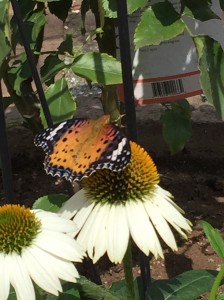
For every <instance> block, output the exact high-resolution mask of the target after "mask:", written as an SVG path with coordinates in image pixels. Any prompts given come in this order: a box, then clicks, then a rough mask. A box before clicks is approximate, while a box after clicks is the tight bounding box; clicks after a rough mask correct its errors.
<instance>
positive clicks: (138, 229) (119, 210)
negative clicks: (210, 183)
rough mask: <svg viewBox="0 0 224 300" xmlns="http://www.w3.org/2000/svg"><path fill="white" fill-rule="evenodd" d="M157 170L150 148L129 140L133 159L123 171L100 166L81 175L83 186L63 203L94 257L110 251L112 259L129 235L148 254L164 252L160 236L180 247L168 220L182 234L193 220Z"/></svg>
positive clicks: (121, 250)
mask: <svg viewBox="0 0 224 300" xmlns="http://www.w3.org/2000/svg"><path fill="white" fill-rule="evenodd" d="M158 183H159V175H158V173H157V169H156V167H155V165H154V163H153V161H152V159H151V157H150V156H149V155H148V154H147V152H146V151H145V150H144V149H143V148H141V147H140V146H139V145H137V144H136V143H134V142H131V161H130V163H129V164H128V165H127V167H126V168H125V169H124V170H122V171H120V172H112V171H110V170H97V171H96V172H95V173H93V174H92V175H91V176H89V177H88V178H85V179H84V180H83V189H82V190H80V191H79V192H78V193H76V194H75V195H74V196H73V197H71V198H70V199H69V200H68V201H67V202H66V203H65V205H64V206H63V207H62V208H61V210H60V213H61V214H62V216H63V217H66V218H69V219H73V221H74V222H75V223H76V224H77V226H78V228H79V232H78V235H77V241H78V242H79V243H80V244H81V245H82V246H83V248H84V250H85V251H87V253H88V255H89V257H90V258H92V259H93V262H96V261H97V260H98V259H99V258H100V257H101V256H103V255H104V254H105V253H106V252H107V254H108V257H109V259H110V260H111V261H112V262H114V263H120V262H121V261H122V259H123V257H124V255H125V253H126V250H127V247H128V242H129V238H130V236H131V237H132V239H133V241H134V242H135V243H136V245H137V246H138V247H139V249H141V250H142V251H143V252H144V253H145V254H146V255H148V254H149V253H150V252H151V253H152V254H153V255H154V256H155V257H156V258H157V257H159V256H160V257H163V252H162V248H161V244H160V241H159V238H158V237H159V236H160V237H161V238H162V239H163V240H164V242H165V243H166V244H167V245H168V246H169V247H170V248H171V249H172V250H177V245H176V241H175V238H174V235H173V233H172V231H171V228H170V225H172V227H174V228H175V229H176V230H177V231H178V232H179V233H180V235H181V236H182V237H184V238H186V232H190V231H191V227H190V225H191V223H190V222H189V221H188V220H187V219H186V218H184V217H183V216H182V213H183V211H182V210H181V208H180V207H178V206H177V205H176V204H175V203H174V202H173V201H172V195H171V194H170V193H169V192H167V191H166V190H164V189H162V188H161V187H160V186H159V185H158Z"/></svg>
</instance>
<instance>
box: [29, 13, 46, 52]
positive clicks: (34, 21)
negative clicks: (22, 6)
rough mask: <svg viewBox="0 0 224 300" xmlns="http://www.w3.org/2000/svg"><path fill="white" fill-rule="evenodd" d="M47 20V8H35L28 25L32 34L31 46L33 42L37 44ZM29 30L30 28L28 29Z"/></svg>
mask: <svg viewBox="0 0 224 300" xmlns="http://www.w3.org/2000/svg"><path fill="white" fill-rule="evenodd" d="M46 22H47V18H46V15H45V10H44V9H41V10H35V11H34V12H32V14H31V16H30V17H29V18H28V19H27V22H26V27H27V28H29V27H30V34H31V41H32V43H31V46H32V44H34V45H35V44H36V41H37V38H38V36H39V33H40V31H41V30H42V29H43V27H44V25H45V24H46ZM28 30H29V29H28Z"/></svg>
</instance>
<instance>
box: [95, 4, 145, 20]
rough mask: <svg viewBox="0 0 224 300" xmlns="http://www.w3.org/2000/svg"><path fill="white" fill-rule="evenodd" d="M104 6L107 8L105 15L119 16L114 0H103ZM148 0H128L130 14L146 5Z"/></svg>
mask: <svg viewBox="0 0 224 300" xmlns="http://www.w3.org/2000/svg"><path fill="white" fill-rule="evenodd" d="M101 3H102V7H103V8H104V10H105V16H106V17H108V18H117V4H116V1H114V0H101ZM147 3H148V0H127V10H128V14H132V13H133V12H134V11H136V10H137V9H139V8H142V7H144V6H145V5H146V4H147Z"/></svg>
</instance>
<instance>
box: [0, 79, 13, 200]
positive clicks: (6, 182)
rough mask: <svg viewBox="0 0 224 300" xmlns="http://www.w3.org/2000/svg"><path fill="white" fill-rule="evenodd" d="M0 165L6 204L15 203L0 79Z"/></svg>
mask: <svg viewBox="0 0 224 300" xmlns="http://www.w3.org/2000/svg"><path fill="white" fill-rule="evenodd" d="M0 163H1V171H2V179H3V188H4V192H5V197H6V201H7V203H13V202H15V198H14V193H13V180H12V167H11V160H10V155H9V147H8V140H7V134H6V124H5V113H4V106H3V97H2V86H1V78H0Z"/></svg>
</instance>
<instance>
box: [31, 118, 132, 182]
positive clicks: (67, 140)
mask: <svg viewBox="0 0 224 300" xmlns="http://www.w3.org/2000/svg"><path fill="white" fill-rule="evenodd" d="M109 119H110V117H109V116H108V115H103V116H101V117H100V118H98V119H71V120H67V121H65V122H62V123H60V124H59V125H55V126H53V127H50V128H47V129H45V130H44V131H43V132H42V133H40V134H38V135H36V136H35V139H34V144H35V145H36V146H39V147H42V148H43V150H44V151H45V153H46V156H45V160H44V169H45V171H46V173H47V174H51V175H52V176H60V177H65V178H66V179H67V180H69V181H74V180H75V181H79V180H81V179H82V178H84V177H87V176H89V175H91V174H92V173H93V172H95V171H96V170H97V169H109V170H112V171H115V172H118V171H121V170H122V169H124V168H125V166H126V165H127V164H128V162H129V161H130V157H131V151H130V145H129V141H128V139H127V137H126V136H125V134H124V133H123V132H122V131H121V129H120V128H119V127H117V126H115V125H113V124H110V123H109Z"/></svg>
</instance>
